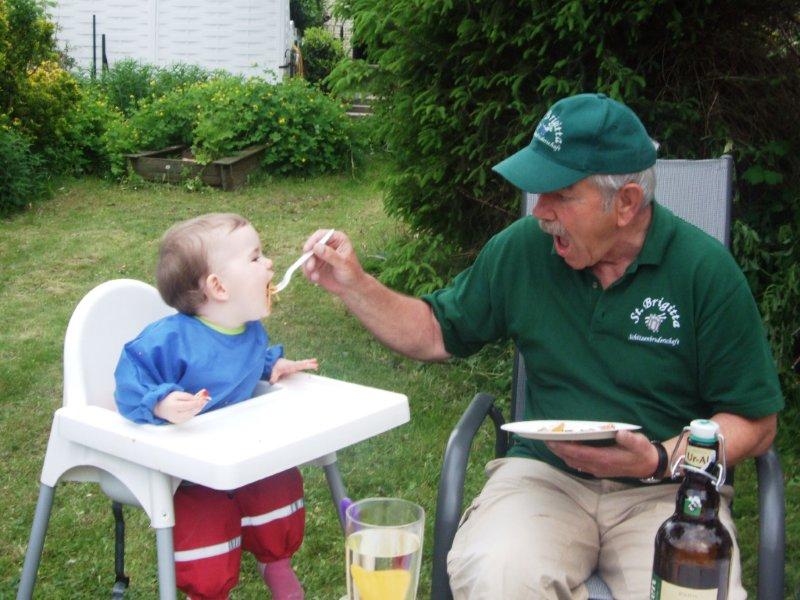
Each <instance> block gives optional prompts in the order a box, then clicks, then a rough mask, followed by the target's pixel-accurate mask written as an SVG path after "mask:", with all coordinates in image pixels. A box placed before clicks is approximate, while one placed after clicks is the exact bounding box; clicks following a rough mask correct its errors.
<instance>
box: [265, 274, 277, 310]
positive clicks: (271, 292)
mask: <svg viewBox="0 0 800 600" xmlns="http://www.w3.org/2000/svg"><path fill="white" fill-rule="evenodd" d="M277 289H278V288H277V286H276V285H275V284H274V283H272V282H271V281H270V282H269V284H267V313H270V312H272V297H273V296H275V295H277V293H278V292H277Z"/></svg>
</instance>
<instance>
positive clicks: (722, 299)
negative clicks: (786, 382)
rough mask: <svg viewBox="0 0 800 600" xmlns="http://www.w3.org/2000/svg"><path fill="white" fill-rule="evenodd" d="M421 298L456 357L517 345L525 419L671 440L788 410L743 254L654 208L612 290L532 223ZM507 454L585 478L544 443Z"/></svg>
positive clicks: (514, 229) (516, 227)
mask: <svg viewBox="0 0 800 600" xmlns="http://www.w3.org/2000/svg"><path fill="white" fill-rule="evenodd" d="M423 299H424V300H425V301H426V302H428V303H429V304H430V305H431V307H432V308H433V311H434V314H435V316H436V318H437V320H438V321H439V324H440V325H441V327H442V333H443V336H444V343H445V347H446V348H447V351H448V352H450V353H451V354H453V355H454V356H468V355H470V354H473V353H474V352H477V351H478V350H479V349H480V348H481V347H482V346H483V345H484V344H486V343H487V342H491V341H494V340H499V339H508V338H510V339H512V340H513V341H514V343H515V344H516V346H517V348H518V349H519V351H520V352H521V354H522V356H523V359H524V361H525V367H526V371H527V376H528V384H527V388H526V390H525V418H526V419H586V420H596V421H621V422H626V423H635V424H637V425H641V426H642V432H643V433H644V434H645V435H646V436H647V437H649V438H650V439H658V440H664V439H668V438H670V437H672V436H674V435H677V434H678V433H679V432H680V430H681V429H682V428H683V427H684V426H685V425H688V424H689V422H690V421H691V420H692V419H695V418H699V417H709V416H711V415H713V414H715V413H717V412H729V413H735V414H739V415H743V416H745V417H751V418H756V417H763V416H766V415H770V414H772V413H775V412H777V411H779V410H780V409H781V408H782V407H783V396H782V394H781V390H780V386H779V384H778V378H777V374H776V370H775V365H774V362H773V359H772V355H771V353H770V349H769V345H768V343H767V339H766V336H765V333H764V329H763V325H762V323H761V318H760V316H759V314H758V310H757V308H756V305H755V302H754V300H753V296H752V294H751V292H750V289H749V287H748V285H747V282H746V280H745V278H744V275H743V274H742V272H741V270H740V269H739V268H738V266H737V265H736V263H735V262H734V260H733V257H732V256H731V255H730V253H729V252H728V250H727V249H726V248H725V247H724V246H723V245H722V244H720V243H719V242H718V241H716V240H715V239H713V238H712V237H710V236H708V235H707V234H705V233H704V232H702V231H700V230H699V229H697V228H696V227H694V226H693V225H690V224H688V223H686V222H685V221H683V220H682V219H680V218H678V217H676V216H675V215H674V214H672V212H670V211H669V210H668V209H666V208H664V207H662V206H660V205H658V204H655V203H654V205H653V218H652V221H651V224H650V228H649V230H648V233H647V237H646V239H645V242H644V245H643V247H642V250H641V252H640V254H639V256H638V257H637V259H636V260H635V261H634V262H633V263H632V264H631V265H630V266H629V267H628V269H627V270H626V272H625V274H624V275H623V276H622V277H621V278H620V279H619V280H617V281H616V282H614V284H612V285H611V286H610V287H609V288H608V289H605V290H604V289H603V288H602V286H601V285H600V283H599V281H598V280H597V278H596V277H595V276H594V275H593V274H592V272H591V270H590V269H584V270H574V269H572V268H570V267H569V266H568V265H567V264H566V263H565V262H564V260H563V259H562V258H561V257H559V256H558V255H557V254H556V253H555V252H554V250H553V239H552V237H551V236H550V235H547V234H546V233H544V232H543V231H542V230H541V229H540V228H539V226H538V223H537V221H536V220H535V219H534V218H533V217H525V218H523V219H520V220H519V221H517V222H515V223H514V224H512V225H511V226H509V227H508V228H507V229H505V230H503V231H502V232H500V233H499V234H497V235H496V236H495V237H493V238H492V239H491V240H490V241H489V242H488V243H487V244H486V246H485V247H484V249H483V250H482V251H481V253H480V255H479V256H478V258H477V259H476V261H475V263H474V264H473V265H472V266H471V267H469V268H468V269H467V270H465V271H464V272H462V273H461V274H459V275H458V276H457V277H456V279H455V280H454V282H453V283H452V285H450V286H449V287H447V288H445V289H442V290H439V291H437V292H434V293H433V294H429V295H426V296H424V297H423ZM509 455H510V456H526V457H531V458H537V459H540V460H543V461H545V462H547V463H550V464H552V465H555V466H557V467H559V468H561V469H565V470H567V471H570V472H573V473H574V471H572V470H571V469H569V468H568V467H566V465H565V464H564V463H563V462H562V461H561V460H560V459H559V458H558V457H556V456H555V455H554V454H552V453H551V452H550V451H549V450H548V449H547V447H546V446H545V445H544V444H543V443H542V442H535V441H531V440H523V439H521V438H515V439H514V443H513V446H512V449H511V450H510V452H509Z"/></svg>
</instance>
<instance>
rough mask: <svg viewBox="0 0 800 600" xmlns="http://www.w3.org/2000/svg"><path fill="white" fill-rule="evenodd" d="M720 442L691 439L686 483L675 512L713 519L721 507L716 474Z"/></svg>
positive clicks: (679, 492)
mask: <svg viewBox="0 0 800 600" xmlns="http://www.w3.org/2000/svg"><path fill="white" fill-rule="evenodd" d="M718 457H719V443H718V442H716V441H714V442H709V443H704V442H698V441H697V440H693V439H691V438H690V439H689V442H688V444H687V446H686V456H685V462H684V479H683V484H682V485H681V487H680V489H679V490H678V495H677V498H676V506H675V508H676V512H677V513H678V514H681V515H683V516H684V517H686V518H688V519H697V520H710V519H714V518H716V516H717V512H718V511H719V492H718V491H717V488H716V486H715V484H714V481H715V479H714V478H715V477H716V475H717V472H718V471H717V461H718Z"/></svg>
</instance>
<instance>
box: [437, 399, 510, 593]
mask: <svg viewBox="0 0 800 600" xmlns="http://www.w3.org/2000/svg"><path fill="white" fill-rule="evenodd" d="M487 415H490V416H491V417H492V420H493V421H494V422H495V428H496V429H497V431H498V432H499V433H501V434H502V433H503V432H501V431H500V429H499V427H500V424H501V423H502V417H501V416H500V413H499V411H498V410H497V409H496V408H495V406H494V397H493V396H490V395H489V394H483V393H480V394H477V395H476V396H475V397H474V398H473V399H472V402H471V403H470V405H469V406H468V407H467V410H465V411H464V414H463V415H461V418H460V419H459V421H458V423H457V424H456V427H455V429H453V432H452V433H451V434H450V439H449V440H448V442H447V448H446V449H445V451H444V462H443V464H442V474H441V477H440V479H439V495H438V497H437V501H436V521H435V525H434V533H433V581H432V584H431V598H433V599H435V600H447V599H449V598H452V596H451V594H450V583H449V581H448V577H447V553H448V552H449V551H450V546H452V545H453V538H454V537H455V534H456V529H458V521H459V518H460V516H461V504H462V501H463V498H464V478H465V475H466V472H467V460H468V458H469V450H470V447H471V446H472V440H473V439H474V438H475V434H476V433H477V432H478V429H480V426H481V424H482V423H483V421H484V420H485V419H486V416H487ZM498 419H499V421H498ZM501 446H502V450H503V451H505V438H504V436H502V435H501V436H500V437H499V438H498V442H497V444H496V449H497V450H498V451H499V450H500V449H501Z"/></svg>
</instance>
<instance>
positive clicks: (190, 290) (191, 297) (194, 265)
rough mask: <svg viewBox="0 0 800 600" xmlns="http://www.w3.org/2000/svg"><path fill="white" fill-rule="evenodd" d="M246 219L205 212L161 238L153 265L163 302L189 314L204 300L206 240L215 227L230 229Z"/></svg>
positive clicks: (244, 224)
mask: <svg viewBox="0 0 800 600" xmlns="http://www.w3.org/2000/svg"><path fill="white" fill-rule="evenodd" d="M249 224H250V221H248V220H247V219H245V218H244V217H242V216H240V215H237V214H234V213H209V214H207V215H201V216H199V217H195V218H194V219H188V220H186V221H181V222H180V223H176V224H175V225H173V226H172V227H170V228H169V229H168V230H167V232H166V233H165V234H164V237H163V238H161V248H160V250H159V254H158V266H157V267H156V282H157V286H158V291H159V293H160V294H161V297H162V298H163V299H164V302H166V303H167V304H169V305H170V306H172V307H173V308H175V309H177V310H179V311H180V312H182V313H186V314H188V315H193V314H196V313H197V309H198V307H199V306H200V305H201V304H202V303H203V302H205V300H206V293H205V290H204V287H203V281H204V280H205V278H206V277H207V276H208V275H209V274H210V266H209V262H208V244H209V242H210V240H211V234H212V233H213V232H214V230H215V229H223V230H226V231H225V233H230V232H232V231H235V230H236V229H239V228H240V227H245V226H247V225H249Z"/></svg>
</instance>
